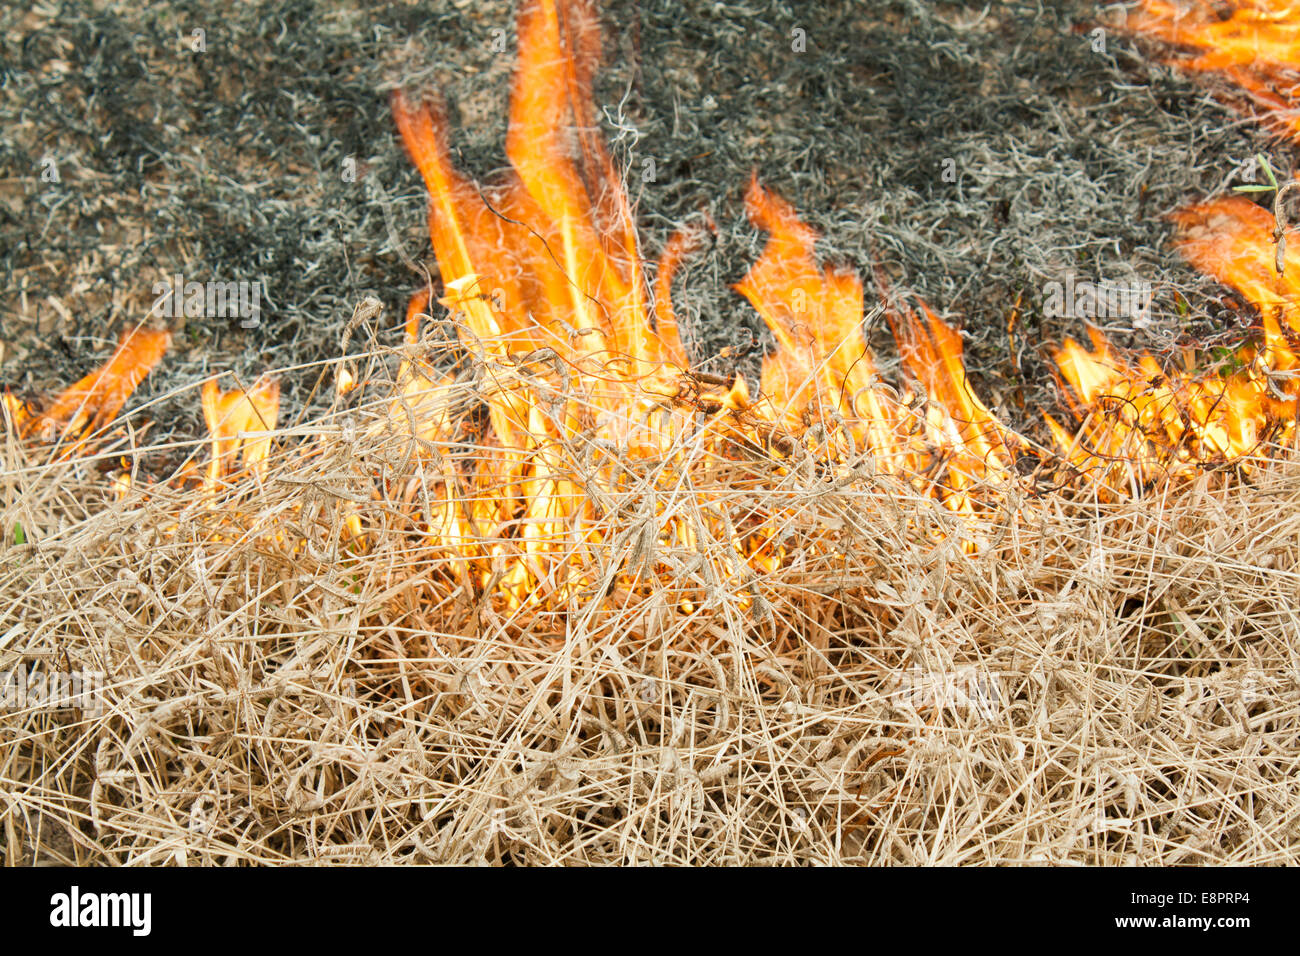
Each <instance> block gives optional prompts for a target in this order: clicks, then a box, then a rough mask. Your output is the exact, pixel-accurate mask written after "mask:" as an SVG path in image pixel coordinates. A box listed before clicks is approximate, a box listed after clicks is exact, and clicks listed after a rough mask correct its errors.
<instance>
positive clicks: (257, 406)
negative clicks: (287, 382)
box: [201, 380, 280, 490]
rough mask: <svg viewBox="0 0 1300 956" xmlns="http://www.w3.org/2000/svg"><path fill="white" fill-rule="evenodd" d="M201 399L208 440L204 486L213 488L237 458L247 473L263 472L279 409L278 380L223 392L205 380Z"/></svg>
mask: <svg viewBox="0 0 1300 956" xmlns="http://www.w3.org/2000/svg"><path fill="white" fill-rule="evenodd" d="M201 398H202V402H203V418H204V420H205V421H206V422H207V426H208V434H209V435H210V436H211V441H212V458H211V460H210V461H209V462H208V473H207V477H206V482H205V483H206V485H207V487H208V489H209V490H212V489H215V488H216V487H217V485H218V484H219V483H220V482H221V480H222V479H223V478H224V477H225V476H226V475H228V474H229V473H230V472H232V471H233V468H234V465H235V463H236V461H237V460H238V462H239V463H242V464H243V466H244V468H246V469H247V470H248V472H249V473H250V474H252V475H255V476H261V475H264V474H265V472H266V460H267V457H268V456H269V455H270V453H271V438H272V436H271V433H272V432H273V431H274V430H275V422H276V418H277V417H278V415H279V412H280V384H279V382H276V381H273V380H264V381H261V382H258V383H256V384H255V385H253V387H252V388H249V389H242V388H240V389H235V390H233V391H230V392H223V391H221V389H220V388H218V386H217V383H216V382H214V381H208V382H205V383H204V385H203V391H202V393H201ZM250 432H251V433H254V434H251V435H250V434H248V433H250Z"/></svg>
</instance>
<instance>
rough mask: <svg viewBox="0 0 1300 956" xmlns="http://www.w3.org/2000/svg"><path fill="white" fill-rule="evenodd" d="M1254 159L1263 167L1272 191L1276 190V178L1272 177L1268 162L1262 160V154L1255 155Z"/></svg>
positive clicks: (1271, 169)
mask: <svg viewBox="0 0 1300 956" xmlns="http://www.w3.org/2000/svg"><path fill="white" fill-rule="evenodd" d="M1255 158H1256V159H1257V160H1259V164H1260V165H1261V166H1263V167H1264V175H1265V176H1267V177H1268V181H1269V182H1270V183H1272V185H1273V188H1274V189H1277V177H1276V176H1274V175H1273V167H1272V166H1270V165H1269V164H1268V160H1267V159H1265V158H1264V154H1263V153H1256V154H1255Z"/></svg>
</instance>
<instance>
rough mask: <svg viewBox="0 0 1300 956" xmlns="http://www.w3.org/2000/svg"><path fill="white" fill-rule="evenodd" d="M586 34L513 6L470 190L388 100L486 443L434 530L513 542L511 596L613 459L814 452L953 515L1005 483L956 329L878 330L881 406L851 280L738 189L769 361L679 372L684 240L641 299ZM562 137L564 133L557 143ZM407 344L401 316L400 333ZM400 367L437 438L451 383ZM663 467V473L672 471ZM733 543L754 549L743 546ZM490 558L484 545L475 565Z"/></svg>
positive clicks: (618, 470)
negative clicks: (885, 342) (488, 166)
mask: <svg viewBox="0 0 1300 956" xmlns="http://www.w3.org/2000/svg"><path fill="white" fill-rule="evenodd" d="M598 41H599V38H598V36H597V33H596V24H595V19H594V16H593V15H592V11H591V8H590V7H589V6H588V5H586V4H583V3H571V4H556V3H548V2H542V3H535V4H526V5H525V6H524V7H523V9H522V10H521V12H520V22H519V50H520V53H519V65H518V68H517V72H516V74H515V79H514V85H513V88H512V96H511V104H510V126H509V134H508V136H507V141H506V153H507V156H508V158H509V160H510V163H511V167H512V170H511V173H510V174H509V175H508V176H507V177H506V178H505V179H503V180H502V181H500V182H498V183H495V184H492V185H490V186H486V187H482V188H479V187H476V186H474V185H472V184H470V183H468V182H467V181H466V180H464V179H463V178H462V177H461V176H460V175H459V174H458V173H457V172H456V170H455V169H454V168H453V167H452V165H451V163H450V159H449V151H448V148H447V134H448V129H447V124H446V120H445V118H444V116H443V113H442V111H441V109H440V108H439V107H438V106H437V105H436V104H434V105H428V104H416V103H414V102H413V101H411V100H410V99H409V98H408V97H407V96H406V95H402V94H399V95H397V96H396V97H395V98H394V101H393V111H394V115H395V117H396V119H397V124H398V128H399V129H400V131H401V133H402V136H403V139H404V140H405V142H406V145H407V148H408V150H409V152H410V154H411V156H412V158H413V159H414V161H415V163H416V165H417V166H418V168H419V170H420V172H421V173H422V175H423V177H424V179H425V182H426V184H427V186H428V188H429V193H430V197H431V212H430V233H431V236H432V239H433V246H434V251H435V254H436V256H437V260H438V266H439V270H440V272H441V276H442V283H443V287H444V289H445V295H444V296H443V298H442V299H441V300H440V301H441V303H442V304H443V305H444V306H446V307H447V308H448V309H450V310H451V311H452V312H453V314H454V316H455V317H456V319H457V320H458V323H459V328H460V330H461V342H462V344H463V346H464V347H465V348H466V349H467V350H469V351H470V352H471V353H472V354H474V355H476V356H477V357H479V358H480V359H481V360H486V361H487V363H488V366H487V367H488V368H489V369H490V370H491V379H492V381H491V385H490V388H489V390H488V396H487V406H488V418H489V421H490V426H491V427H490V433H489V434H488V435H485V436H482V440H483V441H484V442H485V443H486V445H487V450H486V451H485V449H484V448H483V447H482V446H480V447H478V448H476V449H475V454H474V456H473V459H472V460H468V459H466V460H462V461H461V462H459V463H458V465H457V467H455V468H453V469H451V471H449V472H446V473H444V476H443V478H444V481H443V484H442V488H443V490H444V493H445V494H446V495H447V496H448V499H447V501H446V503H445V506H444V507H443V509H442V511H441V514H440V516H439V518H438V520H436V521H435V522H434V524H435V525H436V527H437V529H438V531H437V534H438V535H439V536H441V537H443V538H444V540H455V541H458V542H463V541H468V540H472V539H473V538H474V537H475V535H473V534H470V533H469V526H473V527H474V528H478V529H479V534H478V537H479V538H480V540H486V541H492V540H498V539H499V538H500V537H506V538H509V537H512V536H513V537H517V538H522V540H523V542H524V545H525V552H526V555H525V559H524V560H523V561H522V562H518V563H515V564H513V565H512V566H511V567H510V568H509V570H508V572H507V575H506V580H505V585H506V587H507V589H508V590H510V591H512V592H514V593H515V594H522V593H524V591H525V590H526V589H528V588H530V587H532V586H534V585H536V584H537V583H539V582H547V583H548V586H549V585H550V584H553V583H554V582H555V581H556V578H557V574H561V572H559V571H557V568H562V567H563V566H564V565H565V563H566V555H568V554H570V553H571V552H572V551H573V550H574V549H577V548H581V547H583V546H584V545H585V544H590V543H593V542H596V541H599V540H601V539H602V538H603V537H604V534H603V532H602V531H601V530H600V529H601V527H602V525H603V523H604V522H605V519H604V518H603V516H602V514H601V508H600V506H599V503H598V502H599V500H600V499H601V498H602V497H603V495H602V494H600V493H599V492H597V493H595V494H593V492H594V491H596V489H603V491H604V492H605V493H606V494H608V495H609V496H610V497H611V498H613V497H617V494H618V493H619V492H620V491H621V490H626V486H627V475H626V472H627V471H628V465H627V463H626V462H627V461H628V460H629V459H630V460H634V461H635V460H639V461H643V462H650V461H660V462H663V461H669V460H675V461H677V462H678V463H680V462H682V461H683V460H684V456H686V455H687V454H689V453H690V450H689V449H690V446H692V445H693V446H694V448H696V449H699V450H703V451H704V452H706V454H708V455H716V456H721V457H734V456H735V455H736V454H738V453H740V452H741V451H742V450H743V449H751V450H757V451H758V452H761V453H764V454H768V455H771V456H773V457H774V458H775V459H777V460H780V459H782V458H784V457H788V456H790V455H792V454H794V453H795V449H796V446H799V447H802V448H803V449H804V450H805V452H806V451H808V449H809V448H811V447H812V446H813V445H816V446H817V447H818V448H819V449H821V453H822V454H825V455H827V456H828V458H829V460H831V461H838V462H844V461H848V460H849V459H850V458H852V457H853V455H854V454H855V453H857V452H867V453H869V454H870V455H871V457H872V460H873V462H874V466H875V467H876V469H877V470H880V471H887V472H891V473H894V474H898V475H900V476H906V477H908V478H910V479H913V480H914V483H915V484H917V485H918V486H919V487H920V488H922V489H923V490H925V491H927V492H933V493H937V494H939V495H940V496H942V497H943V498H944V499H945V500H946V501H948V502H949V503H950V505H951V506H952V507H954V508H956V509H959V510H969V509H970V508H971V507H972V505H971V501H970V499H969V498H968V496H967V492H968V489H970V488H972V487H974V486H975V485H976V484H977V483H979V482H987V481H990V480H1005V479H1006V477H1007V475H1008V474H1009V468H1010V465H1011V462H1012V461H1013V459H1014V454H1013V452H1012V450H1011V449H1012V447H1013V444H1012V443H1011V442H1010V441H1008V439H1009V438H1010V437H1011V435H1010V433H1009V432H1008V431H1007V430H1006V429H1005V428H1003V427H1002V426H1001V425H1000V424H999V423H998V422H997V421H996V420H995V419H994V417H993V415H992V414H991V413H990V412H989V410H988V409H987V407H985V406H984V405H983V403H981V402H980V401H979V399H978V398H976V397H975V396H974V394H973V392H972V391H971V389H970V387H969V384H968V383H967V381H966V375H965V369H964V367H963V365H962V360H961V354H962V350H961V340H960V336H959V335H958V333H957V332H956V331H955V330H953V329H952V328H951V327H949V326H948V325H946V324H945V323H944V322H942V321H941V320H940V319H938V318H937V317H936V316H935V315H934V314H933V313H931V312H930V311H929V309H928V308H925V307H924V306H922V311H923V313H924V315H925V320H924V322H922V321H921V320H920V319H918V318H917V317H916V316H914V315H910V314H908V315H906V316H903V317H901V318H896V333H897V338H898V340H899V343H900V345H901V346H902V348H903V356H904V362H905V365H906V367H907V368H908V370H909V372H910V373H911V377H912V380H913V384H912V387H911V388H908V389H905V390H904V392H903V393H902V394H900V393H899V392H897V391H895V390H894V389H893V388H890V387H889V386H887V385H885V384H884V383H882V382H881V381H880V380H879V378H878V376H877V371H876V363H875V361H874V359H873V356H872V354H871V352H870V350H869V349H868V347H867V344H866V341H865V339H864V336H863V331H862V319H863V294H862V284H861V281H860V280H859V279H858V277H857V276H856V275H854V274H852V273H849V272H845V271H837V270H832V269H823V268H821V267H820V266H818V264H817V263H816V261H815V258H814V255H813V250H814V245H815V242H816V239H817V236H816V234H815V233H814V232H813V230H811V229H810V228H808V227H807V226H806V225H804V224H803V223H802V222H800V221H799V219H798V217H797V215H796V214H795V212H794V210H793V208H792V207H791V206H790V205H789V204H787V203H786V202H784V201H783V200H782V199H780V198H779V197H777V196H776V195H774V194H773V193H771V192H769V191H768V190H765V189H764V188H763V187H762V186H761V185H760V184H759V183H758V181H757V179H755V180H754V181H753V182H751V184H750V187H749V190H748V194H747V196H746V209H747V211H748V214H749V217H750V219H751V221H752V222H753V223H754V224H755V225H756V226H758V227H760V228H762V229H764V230H765V231H766V232H767V233H768V234H769V240H768V244H767V248H766V249H765V250H764V252H763V254H762V256H761V257H760V259H759V260H758V261H757V262H756V263H755V264H754V266H753V268H752V269H751V270H750V272H749V274H748V275H747V276H746V277H745V278H744V279H743V280H742V281H741V282H740V283H739V284H738V285H737V286H736V289H737V291H739V292H740V293H741V294H743V295H744V296H745V297H746V298H747V299H748V300H749V301H750V303H751V304H752V305H753V306H754V308H755V309H756V310H757V311H758V313H759V314H760V316H761V317H762V318H763V320H764V321H765V322H766V323H767V325H768V327H769V328H770V329H771V330H772V333H773V335H774V337H775V339H776V342H777V350H776V351H775V352H774V353H773V354H772V355H771V356H769V357H767V359H766V360H765V361H764V363H763V369H762V376H761V381H760V383H759V391H758V394H757V395H754V394H752V393H751V389H750V386H749V385H748V383H746V382H744V380H743V379H736V380H735V381H732V382H718V381H714V380H711V379H709V378H708V377H706V376H702V375H697V374H695V373H693V372H692V371H691V370H690V367H689V363H688V360H687V357H686V353H685V349H684V348H683V345H682V341H681V338H680V335H679V331H678V324H677V321H676V318H675V316H674V315H673V312H672V306H671V281H672V276H673V274H674V272H675V270H676V268H677V266H678V265H679V264H680V262H681V261H682V258H683V257H684V256H685V255H686V254H688V253H689V251H690V249H691V246H692V244H693V241H694V238H695V237H694V236H693V234H691V233H689V232H682V233H679V234H677V235H675V236H673V237H672V238H671V239H670V240H669V242H668V244H667V247H666V249H665V252H664V254H663V256H662V258H661V259H660V262H659V264H658V268H657V270H656V272H657V278H656V280H655V281H654V283H653V287H654V292H655V294H654V295H653V296H652V295H651V294H650V285H651V283H650V282H649V280H648V279H647V276H646V274H645V270H644V268H643V266H642V261H643V257H642V254H641V251H640V245H639V240H638V237H637V234H636V231H635V226H634V221H633V215H632V211H631V208H630V206H629V204H628V201H627V198H626V195H625V193H624V192H623V189H622V185H621V181H620V179H619V177H618V175H617V173H616V172H615V170H614V166H613V163H612V161H611V159H610V157H609V155H608V154H607V152H606V151H605V148H604V145H603V144H602V143H601V142H600V140H599V139H598V138H597V137H596V136H595V135H594V133H593V130H594V129H595V126H596V124H595V121H594V111H593V109H592V106H591V102H590V80H591V76H592V72H593V70H594V67H595V61H596V55H597V51H598V49H599V42H598ZM569 129H575V130H577V131H578V133H577V134H576V140H577V141H576V143H573V142H570V140H569V138H568V137H567V136H566V134H565V131H566V130H569ZM417 332H418V330H416V329H414V328H412V327H411V325H410V324H409V322H408V339H414V338H416V337H417ZM407 371H408V376H409V379H410V382H409V384H408V386H407V389H406V391H407V394H406V396H405V399H404V401H406V402H407V403H410V401H411V400H412V399H413V397H414V394H415V393H425V394H427V395H428V396H429V397H430V401H429V402H427V403H426V406H425V411H424V419H423V424H422V425H421V433H422V434H424V435H425V436H426V437H434V436H437V437H440V438H443V439H447V438H449V437H450V436H451V435H452V434H454V431H455V429H454V426H451V424H450V423H449V421H448V419H447V415H446V409H447V408H448V407H449V406H450V405H451V404H453V403H452V402H450V401H448V390H449V386H448V385H447V384H446V383H444V384H443V385H441V386H439V385H438V384H436V383H435V382H433V381H432V378H431V376H430V375H429V374H428V373H424V372H420V373H416V372H415V371H414V370H413V369H408V370H407ZM814 425H815V426H816V428H813V427H811V426H814ZM449 428H450V429H451V430H450V431H449V430H448V429H449ZM575 443H577V444H579V445H581V444H583V443H586V444H587V445H588V447H591V448H600V449H601V451H600V453H599V455H598V457H599V459H600V464H598V465H597V466H596V467H595V468H594V469H591V470H588V471H587V472H586V473H580V472H581V471H582V470H581V469H579V468H578V467H577V463H576V462H574V461H572V460H570V458H567V457H566V454H567V452H566V449H569V448H572V447H573V446H574V444H575ZM444 457H445V456H444ZM453 472H455V473H467V474H470V475H472V478H471V479H470V480H469V484H470V485H471V487H472V488H474V489H477V490H478V491H477V492H475V491H471V492H470V493H469V494H468V500H469V502H470V506H469V508H468V509H465V508H464V507H462V505H463V504H464V499H461V500H460V501H459V502H458V504H457V505H456V506H455V507H453V505H452V502H451V497H452V492H451V489H452V488H453V486H454V484H455V475H454V474H453ZM675 473H676V472H675V471H674V470H671V469H665V470H664V471H662V472H661V474H662V475H663V476H664V478H665V480H672V481H675V480H677V479H676V478H673V477H672V476H673V475H674V474H675ZM489 488H496V489H498V491H497V493H495V494H488V493H486V492H487V490H488V489H489ZM466 511H468V513H465V512H466ZM695 536H696V532H695V530H694V529H693V528H692V527H691V522H690V521H689V520H687V519H686V518H685V517H668V516H665V519H664V527H663V529H662V531H661V533H660V535H659V539H660V542H661V543H662V544H663V545H664V546H666V547H673V546H675V545H682V546H685V547H691V545H692V542H693V541H694V538H695ZM742 550H748V551H749V552H751V553H752V551H753V543H752V542H751V547H750V548H749V549H742ZM501 552H502V547H501V546H500V545H497V546H494V547H493V548H492V549H491V552H490V554H489V555H488V556H489V557H490V555H491V554H500V553H501ZM589 583H590V582H580V586H587V585H588V584H589Z"/></svg>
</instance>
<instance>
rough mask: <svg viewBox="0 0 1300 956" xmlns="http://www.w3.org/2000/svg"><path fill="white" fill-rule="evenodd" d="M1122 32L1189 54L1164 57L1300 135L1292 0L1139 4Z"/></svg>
mask: <svg viewBox="0 0 1300 956" xmlns="http://www.w3.org/2000/svg"><path fill="white" fill-rule="evenodd" d="M1125 29H1127V30H1131V31H1133V32H1135V33H1142V34H1146V35H1147V36H1150V37H1153V38H1154V39H1156V40H1159V41H1161V42H1163V43H1166V44H1169V45H1171V46H1175V47H1179V48H1182V49H1184V50H1190V51H1192V53H1191V54H1190V55H1184V56H1179V55H1174V54H1171V55H1170V56H1169V57H1167V59H1168V60H1169V61H1170V62H1171V63H1175V64H1177V65H1178V66H1180V67H1181V68H1183V69H1186V70H1190V71H1194V72H1209V73H1216V74H1219V75H1221V76H1223V77H1224V78H1226V79H1228V80H1230V81H1232V82H1233V83H1234V84H1236V85H1237V86H1239V87H1241V88H1242V89H1243V90H1244V91H1245V92H1246V94H1247V96H1248V98H1249V99H1250V100H1251V101H1252V102H1253V103H1254V105H1255V107H1256V109H1257V110H1259V111H1260V112H1261V114H1262V116H1263V118H1264V119H1265V121H1266V122H1268V123H1269V124H1270V125H1272V126H1274V127H1275V128H1277V129H1279V130H1280V131H1282V132H1285V133H1288V134H1290V135H1292V136H1297V135H1300V74H1297V72H1296V70H1297V66H1300V16H1297V10H1296V4H1295V2H1294V0H1236V2H1233V3H1228V2H1225V0H1194V2H1191V3H1188V2H1186V0H1184V2H1173V0H1143V3H1142V6H1141V7H1140V8H1139V9H1138V10H1136V11H1134V12H1132V13H1131V14H1130V15H1129V18H1128V20H1127V21H1126V24H1125Z"/></svg>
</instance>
